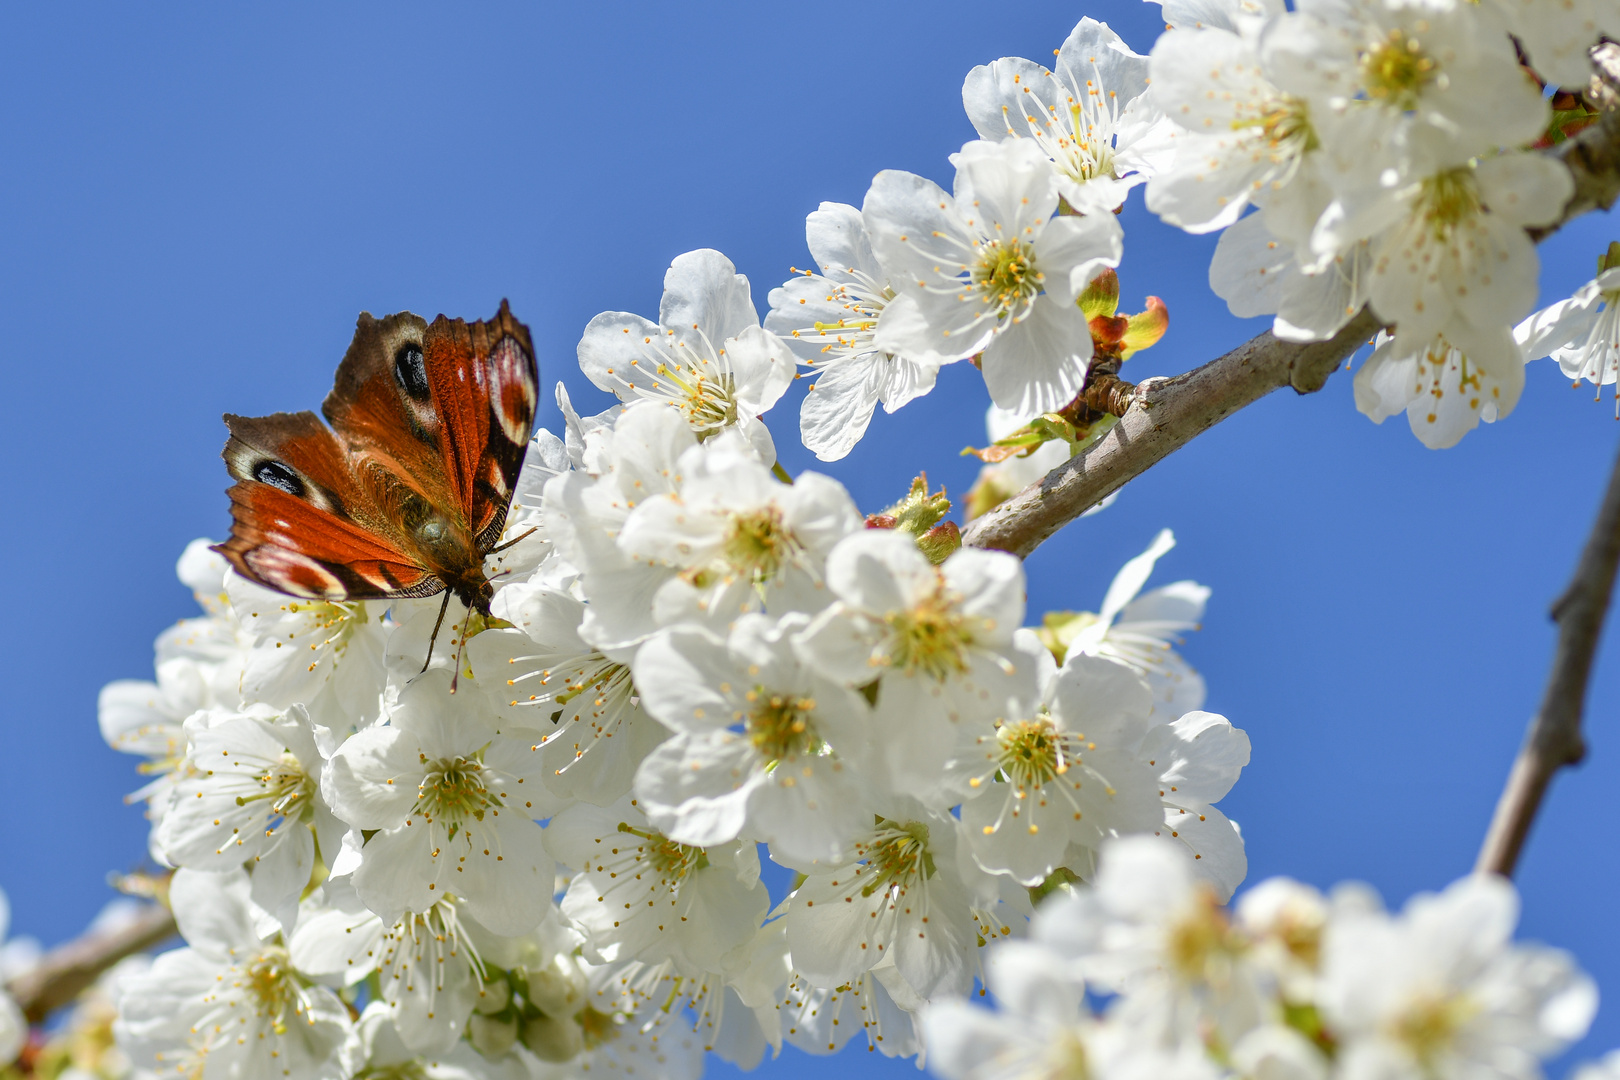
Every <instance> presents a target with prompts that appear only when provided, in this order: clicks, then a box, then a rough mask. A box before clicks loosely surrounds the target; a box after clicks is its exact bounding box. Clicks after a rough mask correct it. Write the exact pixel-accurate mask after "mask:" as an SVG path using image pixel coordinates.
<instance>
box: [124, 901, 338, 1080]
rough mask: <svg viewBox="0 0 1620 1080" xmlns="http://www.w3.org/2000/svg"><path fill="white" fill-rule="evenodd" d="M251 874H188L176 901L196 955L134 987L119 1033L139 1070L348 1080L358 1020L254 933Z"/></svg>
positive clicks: (156, 967) (174, 958) (128, 987)
mask: <svg viewBox="0 0 1620 1080" xmlns="http://www.w3.org/2000/svg"><path fill="white" fill-rule="evenodd" d="M248 889H249V885H248V879H247V875H246V874H245V873H243V872H241V871H239V870H238V871H231V872H227V873H221V874H211V873H206V872H201V871H195V870H180V871H178V872H176V874H175V876H174V881H173V884H172V885H171V887H170V891H169V898H170V901H171V903H172V905H173V907H174V914H175V921H176V922H177V923H179V926H180V934H181V936H182V937H184V938H185V939H186V943H187V947H186V948H183V949H175V950H173V951H171V952H166V953H164V954H163V955H161V956H159V957H158V958H157V959H156V960H155V961H154V962H153V964H152V967H151V969H150V970H149V971H147V972H146V973H145V974H139V975H134V976H132V977H131V978H129V979H126V980H125V982H124V984H123V985H122V987H121V988H120V993H119V1003H120V1004H119V1019H118V1022H117V1024H116V1025H115V1028H114V1030H115V1032H116V1034H117V1036H118V1042H119V1045H120V1046H122V1047H124V1049H125V1050H126V1052H128V1053H129V1054H130V1056H131V1057H132V1058H133V1059H134V1060H135V1061H136V1063H137V1064H138V1065H139V1066H140V1067H142V1068H146V1069H152V1070H155V1071H157V1072H159V1073H175V1072H178V1073H180V1074H182V1075H186V1076H195V1077H198V1078H199V1080H347V1078H348V1075H349V1069H348V1068H347V1067H346V1064H345V1062H344V1060H343V1058H342V1055H340V1054H339V1053H338V1051H339V1050H340V1048H341V1047H342V1046H343V1044H344V1041H345V1039H346V1038H347V1036H348V1033H349V1014H348V1010H347V1009H345V1008H344V1006H343V1003H342V1002H341V1001H339V1000H338V998H337V996H336V995H335V994H333V993H332V991H330V990H328V989H326V988H325V987H322V986H316V985H312V984H311V983H310V982H309V981H308V980H307V979H305V978H304V977H303V976H302V975H300V973H299V972H297V971H296V970H295V969H294V968H293V967H292V965H291V963H290V962H289V959H288V956H287V950H286V948H285V947H284V946H283V945H281V944H279V943H277V942H276V941H274V940H270V941H266V940H264V939H262V938H261V937H260V936H259V934H258V933H257V932H256V931H255V929H254V923H255V918H254V915H253V912H252V902H251V901H250V900H249V899H248Z"/></svg>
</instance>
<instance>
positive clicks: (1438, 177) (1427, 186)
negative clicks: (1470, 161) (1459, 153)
mask: <svg viewBox="0 0 1620 1080" xmlns="http://www.w3.org/2000/svg"><path fill="white" fill-rule="evenodd" d="M1418 199H1419V204H1420V205H1421V207H1422V211H1421V212H1422V216H1423V221H1424V223H1425V224H1426V225H1428V226H1429V227H1430V228H1431V229H1433V230H1434V233H1435V235H1436V236H1437V237H1443V236H1445V235H1446V234H1447V233H1449V232H1450V231H1451V230H1452V229H1454V228H1456V227H1457V226H1458V225H1460V224H1462V223H1463V222H1465V221H1467V220H1469V219H1470V218H1472V217H1474V216H1475V215H1476V214H1478V213H1479V207H1480V202H1479V185H1478V184H1477V183H1476V182H1475V180H1474V170H1472V169H1470V168H1469V167H1468V166H1466V165H1464V166H1462V167H1460V168H1456V169H1447V170H1446V171H1444V172H1439V173H1436V174H1434V175H1433V176H1431V177H1428V178H1427V179H1425V180H1424V181H1423V189H1422V192H1421V194H1420V195H1419V196H1418Z"/></svg>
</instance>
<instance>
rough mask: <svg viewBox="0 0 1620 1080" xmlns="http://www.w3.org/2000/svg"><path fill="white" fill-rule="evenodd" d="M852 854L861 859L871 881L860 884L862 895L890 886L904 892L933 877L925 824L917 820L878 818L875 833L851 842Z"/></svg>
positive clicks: (931, 854) (931, 858)
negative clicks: (853, 849) (863, 839)
mask: <svg viewBox="0 0 1620 1080" xmlns="http://www.w3.org/2000/svg"><path fill="white" fill-rule="evenodd" d="M855 853H856V855H857V856H858V857H859V858H861V859H864V860H865V862H866V867H867V873H868V874H870V875H871V880H869V881H868V882H867V883H866V884H865V885H863V886H862V887H861V895H862V896H871V895H872V894H873V893H875V892H878V891H880V890H883V889H888V888H891V887H893V888H898V889H899V890H900V891H901V892H904V891H905V890H906V889H908V888H910V887H911V886H912V885H913V884H915V883H916V882H917V881H918V880H926V879H928V878H931V877H933V876H934V856H933V853H932V852H930V851H929V850H928V826H927V825H925V824H923V823H922V822H920V821H908V822H906V823H904V824H901V823H900V822H897V821H887V820H883V821H880V822H879V827H878V831H877V832H876V833H874V834H873V835H872V836H871V837H870V838H868V839H867V840H866V841H865V842H864V843H860V844H856V845H855Z"/></svg>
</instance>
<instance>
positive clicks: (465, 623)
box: [450, 608, 474, 694]
mask: <svg viewBox="0 0 1620 1080" xmlns="http://www.w3.org/2000/svg"><path fill="white" fill-rule="evenodd" d="M473 610H474V609H472V608H468V609H467V617H466V618H465V619H463V620H461V639H460V640H459V641H457V642H456V668H455V673H454V674H452V675H451V676H450V692H451V693H452V694H453V693H455V692H456V684H457V683H459V682H460V681H461V655H462V653H464V652H465V651H466V649H467V631H468V630H471V629H472V617H473Z"/></svg>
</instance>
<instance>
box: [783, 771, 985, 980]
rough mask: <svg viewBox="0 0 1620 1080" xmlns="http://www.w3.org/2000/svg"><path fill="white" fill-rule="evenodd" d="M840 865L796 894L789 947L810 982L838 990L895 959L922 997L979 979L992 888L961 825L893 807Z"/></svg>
mask: <svg viewBox="0 0 1620 1080" xmlns="http://www.w3.org/2000/svg"><path fill="white" fill-rule="evenodd" d="M883 809H884V810H886V811H887V813H885V814H883V815H882V816H880V817H879V818H878V820H877V823H876V825H875V827H873V828H872V829H871V830H870V831H868V832H867V833H866V834H865V835H863V836H861V837H860V838H859V839H858V840H857V841H856V842H855V843H854V844H853V845H852V846H851V847H850V848H849V850H848V852H847V853H846V855H845V857H844V858H843V859H842V860H839V863H838V864H837V865H834V866H831V867H829V868H826V869H820V870H817V872H816V873H814V874H811V875H810V876H809V877H808V878H806V879H805V881H804V883H803V884H801V885H800V886H799V888H798V889H797V890H796V891H795V892H794V894H793V896H792V898H791V900H790V902H789V904H788V911H787V940H788V948H789V949H790V950H791V952H792V954H793V965H794V968H795V970H796V971H798V973H799V974H800V975H801V976H802V977H803V978H804V979H805V980H806V981H808V982H810V983H812V984H814V985H816V986H821V987H826V988H834V987H839V986H842V985H844V984H845V983H848V982H850V981H851V980H852V979H854V978H856V977H857V976H859V975H860V974H861V973H862V972H866V971H870V970H872V969H873V968H875V967H876V966H877V965H878V964H879V963H880V962H881V961H883V960H884V959H885V958H886V957H889V958H892V959H893V962H894V966H895V969H896V971H897V972H898V973H899V975H900V977H901V978H903V979H904V980H905V982H906V985H908V986H910V987H911V988H912V990H913V991H914V992H915V993H917V994H918V995H920V996H922V997H924V998H928V997H932V996H933V995H935V994H936V993H962V992H964V991H966V990H967V988H968V986H969V985H971V983H972V981H973V976H974V974H975V968H976V966H977V965H976V963H975V955H974V954H975V952H976V950H977V948H978V944H977V943H978V940H979V937H980V933H981V926H980V925H979V923H978V922H977V920H976V917H975V909H976V908H981V907H985V906H987V901H988V899H989V894H988V892H987V891H986V890H987V888H988V887H989V882H988V881H986V880H985V875H984V874H983V873H982V872H980V871H979V870H977V868H976V867H974V865H973V862H972V860H971V859H964V858H963V854H965V853H962V852H959V850H958V847H957V829H956V820H955V819H954V818H952V817H951V816H950V815H949V814H946V813H940V812H938V811H931V810H927V809H925V808H924V807H922V806H921V805H920V804H918V803H915V802H913V801H910V800H905V799H901V800H897V801H896V802H895V803H894V805H892V806H887V807H884V808H883Z"/></svg>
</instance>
